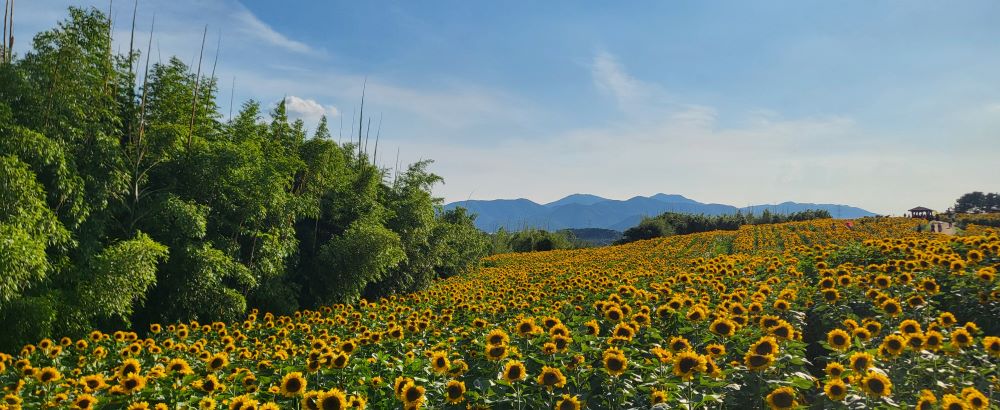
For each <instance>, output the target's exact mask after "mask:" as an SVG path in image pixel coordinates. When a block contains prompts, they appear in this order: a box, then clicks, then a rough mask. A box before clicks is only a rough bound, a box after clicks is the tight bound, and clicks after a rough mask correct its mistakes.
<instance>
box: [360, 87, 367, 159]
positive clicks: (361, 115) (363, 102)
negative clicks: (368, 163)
mask: <svg viewBox="0 0 1000 410" xmlns="http://www.w3.org/2000/svg"><path fill="white" fill-rule="evenodd" d="M367 88H368V77H365V82H364V84H363V85H362V86H361V114H359V115H358V166H359V167H360V166H361V165H360V164H361V126H362V124H363V123H364V118H365V90H366V89H367Z"/></svg>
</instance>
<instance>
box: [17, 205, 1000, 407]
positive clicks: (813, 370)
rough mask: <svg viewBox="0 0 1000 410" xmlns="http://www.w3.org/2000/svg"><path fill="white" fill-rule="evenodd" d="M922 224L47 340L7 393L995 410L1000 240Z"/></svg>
mask: <svg viewBox="0 0 1000 410" xmlns="http://www.w3.org/2000/svg"><path fill="white" fill-rule="evenodd" d="M918 224H919V223H918V222H914V220H911V219H902V218H896V219H867V220H858V221H852V222H845V221H831V220H819V221H811V222H795V223H786V224H779V225H758V226H753V227H744V228H743V229H740V230H739V231H714V232H707V233H700V234H692V235H682V236H673V237H668V238H661V239H654V240H648V241H639V242H633V243H631V244H627V245H622V246H613V247H603V248H591V249H582V250H572V251H552V252H536V253H523V254H504V255H496V256H493V257H490V258H487V259H486V260H484V261H483V267H482V268H481V269H480V270H478V271H477V272H475V273H472V274H467V275H462V276H456V277H452V278H449V279H446V280H441V281H438V282H436V283H435V284H433V285H432V286H431V287H430V288H428V289H426V290H424V291H420V292H416V293H412V294H408V295H399V296H392V297H389V298H386V299H381V300H371V301H364V300H363V301H361V302H360V303H357V304H352V305H334V306H330V307H327V308H323V309H320V310H318V311H302V312H298V313H296V314H295V315H293V316H273V315H271V314H259V313H254V314H251V315H250V316H249V317H248V318H247V319H246V320H244V321H241V322H236V323H194V322H192V323H184V324H164V325H154V326H152V327H151V329H150V330H149V332H143V334H141V335H140V334H135V333H129V332H115V333H111V334H103V333H101V332H97V331H95V332H93V333H91V334H90V336H89V337H88V338H86V339H82V340H73V339H68V338H64V339H61V340H48V339H46V340H41V341H39V342H38V343H35V344H32V345H28V346H26V347H24V349H22V350H21V351H20V352H12V353H13V354H12V355H10V356H6V357H4V360H2V361H0V363H2V364H0V369H2V372H0V382H2V383H3V384H4V386H6V387H5V394H6V396H5V398H4V402H5V403H6V406H7V407H9V408H17V407H18V406H22V407H24V408H39V407H43V406H68V405H75V406H76V407H81V408H90V407H95V406H96V405H98V404H99V405H101V406H103V405H111V406H112V408H117V407H129V408H145V407H146V406H150V407H152V406H154V405H160V403H171V404H170V405H169V406H168V407H169V408H175V407H178V406H180V407H182V406H184V405H187V406H190V407H192V408H193V407H196V406H198V407H200V408H215V407H218V406H224V407H226V408H231V409H236V408H240V409H248V408H258V409H260V408H325V409H332V408H376V409H394V408H404V407H405V408H437V409H441V408H466V407H472V408H510V409H514V408H517V409H539V408H553V407H554V408H559V409H577V408H594V409H598V408H649V407H651V406H653V405H656V404H663V408H685V407H687V408H717V407H720V406H722V405H728V406H732V407H734V408H735V407H738V408H764V407H767V406H770V407H771V408H794V407H797V406H816V407H818V408H861V407H864V408H875V407H879V408H912V407H913V406H914V405H918V403H922V404H925V405H926V404H928V403H938V404H947V403H955V402H961V403H963V404H965V405H967V406H970V407H971V408H986V407H988V406H989V404H987V403H989V402H990V400H994V402H995V400H996V398H995V394H996V393H995V391H996V390H997V388H998V387H1000V386H997V376H998V367H997V365H998V363H1000V339H998V338H997V337H996V335H998V332H1000V323H998V321H997V320H996V318H997V317H1000V287H998V281H997V279H996V268H995V265H996V264H997V263H998V262H1000V254H998V252H1000V237H998V236H997V234H996V233H995V232H992V231H984V232H982V234H983V235H981V236H961V237H957V236H956V237H953V236H946V235H941V234H931V233H922V234H921V233H917V232H916V229H915V228H916V226H917V225H918ZM926 374H935V376H936V377H934V378H928V377H925V376H924V375H926ZM991 396H992V397H991Z"/></svg>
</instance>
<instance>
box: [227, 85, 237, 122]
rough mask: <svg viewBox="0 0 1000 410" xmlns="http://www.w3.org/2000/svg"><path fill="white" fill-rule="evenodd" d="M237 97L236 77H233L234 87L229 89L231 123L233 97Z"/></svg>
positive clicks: (230, 118) (231, 118)
mask: <svg viewBox="0 0 1000 410" xmlns="http://www.w3.org/2000/svg"><path fill="white" fill-rule="evenodd" d="M235 96H236V76H235V75H234V76H233V86H232V88H230V89H229V122H232V121H233V97H235Z"/></svg>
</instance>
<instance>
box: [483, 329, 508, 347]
mask: <svg viewBox="0 0 1000 410" xmlns="http://www.w3.org/2000/svg"><path fill="white" fill-rule="evenodd" d="M508 342H510V336H508V335H507V332H504V331H503V330H502V329H493V330H491V331H490V333H488V334H487V335H486V344H488V345H505V344H507V343H508Z"/></svg>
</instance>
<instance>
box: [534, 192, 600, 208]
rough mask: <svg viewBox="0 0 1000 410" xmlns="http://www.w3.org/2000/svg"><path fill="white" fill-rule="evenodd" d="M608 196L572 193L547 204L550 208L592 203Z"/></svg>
mask: <svg viewBox="0 0 1000 410" xmlns="http://www.w3.org/2000/svg"><path fill="white" fill-rule="evenodd" d="M607 200H608V199H607V198H601V197H599V196H597V195H591V194H572V195H567V196H566V197H565V198H563V199H560V200H558V201H552V202H549V203H547V204H545V206H546V207H548V208H555V207H557V206H562V205H569V204H580V205H592V204H595V203H598V202H602V201H607Z"/></svg>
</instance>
